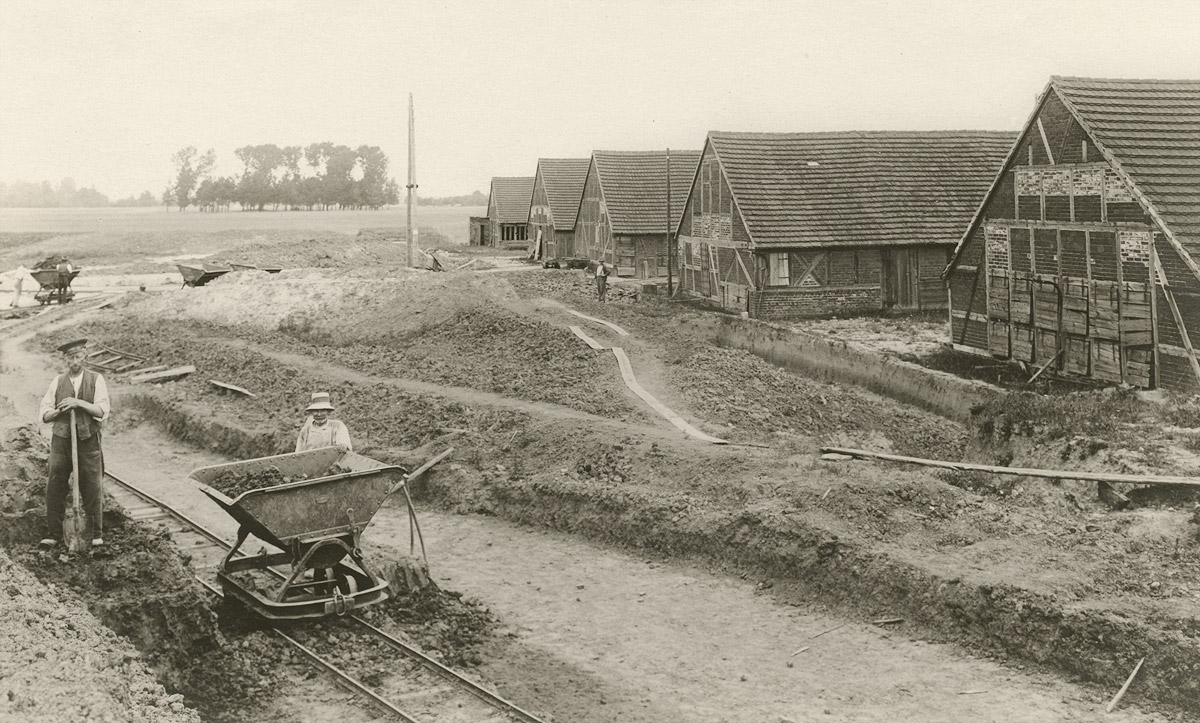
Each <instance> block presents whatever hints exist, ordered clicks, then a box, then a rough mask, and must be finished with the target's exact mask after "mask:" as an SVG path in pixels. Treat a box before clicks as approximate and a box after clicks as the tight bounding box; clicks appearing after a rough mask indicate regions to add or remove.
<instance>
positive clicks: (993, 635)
mask: <svg viewBox="0 0 1200 723" xmlns="http://www.w3.org/2000/svg"><path fill="white" fill-rule="evenodd" d="M126 403H131V404H133V405H135V406H137V407H138V408H139V409H141V410H142V411H143V413H144V414H145V415H146V418H147V419H148V420H152V421H154V422H156V423H157V424H159V425H161V426H163V427H164V428H167V429H171V430H176V431H177V432H182V431H184V430H191V429H197V428H199V427H200V425H202V424H206V425H217V426H221V425H222V424H223V423H222V422H221V421H219V420H217V419H214V418H212V417H211V416H208V415H206V414H205V413H203V412H200V411H199V407H196V406H193V405H191V404H187V405H185V404H180V403H178V402H176V401H164V400H163V399H162V398H161V396H160V395H158V394H156V393H153V392H149V393H139V394H138V395H136V396H133V397H130V398H129V399H127V400H126ZM197 415H202V416H197ZM183 436H184V437H185V438H187V437H190V436H191V435H190V434H184V435H183ZM503 436H504V437H505V440H504V443H502V444H500V445H497V444H496V443H495V440H494V439H493V438H492V437H491V436H488V435H475V434H466V435H462V436H459V437H457V438H456V442H455V444H456V445H457V452H456V459H458V460H459V463H456V464H448V465H443V466H442V467H440V468H438V469H437V470H435V471H434V472H433V473H431V474H428V475H427V476H425V477H424V478H423V479H422V480H421V481H420V483H419V484H416V485H414V486H413V493H414V495H415V496H416V497H417V498H418V499H419V500H421V501H423V502H424V503H425V504H435V505H438V506H441V507H444V508H449V509H453V510H457V511H460V512H475V513H484V514H494V515H498V516H501V517H503V518H506V519H509V520H513V521H518V522H521V523H526V524H530V525H534V526H538V527H544V528H551V529H555V530H561V531H566V532H570V533H572V534H576V535H581V536H584V537H586V538H589V539H592V540H597V541H602V542H604V543H607V544H611V545H614V546H619V547H625V548H633V549H637V550H639V551H644V552H650V553H655V554H661V555H665V556H671V557H677V558H684V559H689V558H690V559H697V560H703V561H705V562H706V563H707V564H709V565H710V566H713V567H715V568H718V569H722V570H725V571H728V572H730V573H732V574H737V575H740V576H742V577H743V578H746V577H751V578H756V577H757V578H762V579H764V580H769V581H770V583H769V584H767V585H766V587H768V588H771V594H773V595H775V596H776V597H778V598H779V599H780V600H782V601H786V602H793V603H794V602H798V601H802V602H806V603H815V604H817V605H820V606H830V607H832V608H834V609H836V610H838V611H839V612H840V613H841V614H844V615H846V616H848V617H850V618H852V619H861V620H870V619H873V618H879V617H897V618H903V619H904V620H906V621H907V622H906V624H911V625H912V626H913V628H912V629H913V630H919V631H921V632H920V635H921V636H922V637H925V638H927V639H930V640H934V641H940V642H954V643H958V644H961V645H964V646H966V647H967V648H969V649H972V650H975V651H979V652H981V653H984V654H990V655H996V656H998V657H1002V658H1009V659H1014V660H1017V661H1021V662H1022V663H1028V664H1033V665H1035V666H1040V667H1044V668H1045V669H1047V670H1052V671H1057V672H1065V673H1067V674H1069V675H1071V676H1073V677H1074V678H1076V679H1078V680H1082V681H1088V682H1093V683H1099V684H1102V685H1103V686H1105V687H1111V688H1114V689H1115V687H1118V686H1120V685H1121V683H1122V682H1123V681H1124V679H1125V677H1126V676H1127V675H1128V672H1129V670H1130V669H1131V667H1132V665H1133V663H1134V662H1135V661H1136V660H1137V658H1138V657H1140V656H1142V655H1145V654H1146V653H1147V652H1149V651H1153V653H1154V665H1153V666H1152V667H1150V666H1147V668H1146V669H1144V670H1143V671H1142V673H1141V675H1140V677H1139V682H1138V693H1137V699H1138V700H1141V701H1142V702H1144V703H1147V702H1157V703H1161V704H1167V705H1169V706H1175V707H1178V708H1179V709H1182V710H1184V711H1188V712H1191V713H1194V712H1196V711H1197V710H1198V708H1197V701H1200V676H1197V672H1200V628H1198V627H1197V625H1196V624H1195V623H1194V622H1193V621H1192V620H1191V619H1190V618H1183V617H1181V618H1179V619H1175V620H1170V621H1168V623H1167V624H1165V625H1164V624H1163V621H1162V620H1153V619H1151V618H1149V617H1131V616H1127V615H1125V614H1122V613H1120V612H1114V611H1105V610H1104V609H1102V608H1088V607H1086V606H1078V605H1070V604H1068V603H1067V601H1064V600H1063V599H1061V598H1059V597H1058V596H1056V595H1054V594H1051V593H1042V592H1038V591H1036V590H1034V589H1030V588H1026V587H1022V586H1018V585H1006V584H988V583H980V582H979V581H978V580H973V579H971V578H969V577H967V576H959V575H955V574H947V573H937V572H933V571H931V570H930V569H929V568H927V567H925V566H922V565H920V564H913V563H912V562H910V561H908V560H906V559H905V558H904V557H903V556H902V555H898V554H897V555H893V554H890V553H888V552H882V551H880V549H881V548H879V547H878V546H872V545H869V544H864V541H863V540H862V539H857V538H855V537H854V536H853V535H847V534H845V530H844V529H842V528H838V527H837V526H836V525H833V524H830V523H829V521H828V518H825V517H823V516H822V514H821V513H820V511H821V505H822V504H823V501H824V497H823V496H821V495H819V494H817V493H810V494H798V495H795V496H794V498H793V500H792V509H788V508H787V507H786V506H784V507H782V508H781V506H780V505H779V504H778V503H777V502H776V503H768V502H766V501H763V500H756V499H752V498H750V497H748V496H746V495H745V493H744V491H728V490H726V491H722V490H721V489H720V488H719V487H718V486H706V484H705V483H702V482H699V481H698V482H697V483H696V486H695V489H694V490H692V491H691V493H688V492H682V491H678V490H676V491H673V492H671V493H668V494H664V493H663V490H661V489H657V488H655V486H654V485H653V484H652V483H650V480H651V479H653V475H654V472H653V466H655V465H659V466H662V467H663V468H668V467H670V468H676V469H679V468H683V469H686V468H688V467H689V465H697V464H700V465H703V464H707V462H705V461H703V460H701V461H700V462H696V461H695V460H687V459H684V458H683V457H681V456H679V452H678V450H670V449H666V448H664V447H663V446H660V445H659V444H658V443H657V442H655V441H651V440H647V439H638V438H636V437H631V438H629V439H625V440H621V441H618V442H613V441H611V440H610V438H609V437H606V436H603V435H589V434H588V433H587V431H586V430H585V429H583V428H581V427H578V426H574V425H556V426H555V428H554V429H553V430H548V429H547V428H546V427H545V426H544V425H543V426H533V425H529V424H523V425H518V426H515V427H509V428H508V429H507V430H506V434H505V435H503ZM267 438H268V437H265V436H263V435H261V433H258V432H255V433H251V434H243V433H241V432H239V431H238V430H237V429H236V428H235V427H233V426H229V427H226V428H225V429H224V431H223V432H222V433H221V434H218V435H216V436H215V437H214V436H208V435H207V434H206V435H205V439H208V440H212V439H219V440H222V442H221V443H220V444H218V445H216V449H217V451H222V452H224V451H225V450H226V449H228V450H229V451H231V452H232V451H237V452H239V453H243V454H244V453H247V452H250V453H254V454H265V453H269V452H270V451H273V450H270V449H269V448H268V446H259V445H260V444H266V443H265V442H263V441H262V440H266V439H267ZM255 439H257V440H260V442H255V441H253V440H255ZM210 446H211V445H210ZM549 457H552V458H553V459H554V460H556V461H555V462H554V463H548V461H547V460H548V458H549ZM485 460H486V464H484V463H483V462H484V461H485ZM551 464H553V466H556V467H557V466H558V465H563V466H562V467H560V468H558V469H547V467H549V466H551ZM647 465H650V466H647ZM826 471H827V472H828V473H829V474H831V475H832V476H833V477H834V478H836V476H837V474H838V473H837V472H836V471H835V470H826ZM951 481H952V483H954V484H961V483H962V480H951ZM962 486H964V487H966V486H969V484H963V485H962ZM830 489H834V487H830ZM947 490H949V491H947ZM838 492H839V494H842V493H843V492H845V493H847V494H848V495H849V496H850V497H851V499H852V500H853V499H856V498H855V495H856V494H857V493H859V492H862V489H861V488H857V487H856V485H855V483H854V481H853V480H846V481H844V482H843V483H842V484H841V485H840V486H838ZM828 494H829V492H828V491H827V492H826V495H828ZM889 494H892V492H889ZM894 494H895V497H894V498H893V500H892V501H893V502H894V503H895V504H896V505H897V506H905V505H908V504H912V505H914V506H916V507H917V508H920V509H926V508H927V509H930V510H933V509H942V508H950V509H953V508H954V507H955V506H959V507H961V506H962V504H963V500H969V499H970V498H971V497H972V496H973V494H972V493H971V492H968V491H966V490H961V489H960V488H959V487H946V486H945V485H940V486H939V485H938V483H936V482H930V483H928V484H921V483H905V484H902V485H900V486H899V487H897V488H896V489H895V490H894ZM939 495H941V497H939ZM722 496H724V497H726V498H727V499H724V500H722V499H720V498H721V497H722ZM714 500H716V501H717V504H714ZM734 500H736V504H724V503H725V502H730V501H734ZM956 500H957V501H956ZM864 504H868V506H869V504H870V503H864ZM997 531H998V532H1002V530H1000V528H997Z"/></svg>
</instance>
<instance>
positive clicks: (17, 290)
mask: <svg viewBox="0 0 1200 723" xmlns="http://www.w3.org/2000/svg"><path fill="white" fill-rule="evenodd" d="M28 273H29V271H28V270H27V269H26V268H25V267H24V266H18V267H17V278H16V279H15V280H14V281H13V297H12V301H11V302H9V304H8V305H9V306H11V307H13V308H16V307H18V306H20V305H21V287H23V286H24V285H25V276H26V275H27V274H28Z"/></svg>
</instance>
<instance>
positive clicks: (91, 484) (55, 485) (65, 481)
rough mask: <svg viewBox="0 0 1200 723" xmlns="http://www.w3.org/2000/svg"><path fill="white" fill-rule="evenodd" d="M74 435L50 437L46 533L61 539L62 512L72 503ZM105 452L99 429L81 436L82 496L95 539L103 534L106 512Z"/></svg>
mask: <svg viewBox="0 0 1200 723" xmlns="http://www.w3.org/2000/svg"><path fill="white" fill-rule="evenodd" d="M70 480H71V438H70V437H58V436H54V437H51V438H50V474H49V480H48V481H47V483H46V536H47V537H51V538H54V539H55V540H61V539H62V536H63V513H64V511H65V510H66V506H67V505H69V504H71V481H70ZM103 484H104V454H103V452H102V451H101V449H100V432H99V431H98V430H97V431H96V433H95V434H93V435H92V436H91V437H88V438H87V439H81V440H79V496H80V497H81V498H82V500H81V502H82V505H83V511H84V513H85V514H86V515H87V521H88V533H89V534H90V535H91V536H92V539H95V538H97V537H100V536H101V533H102V532H103V521H102V519H101V516H102V514H103V512H104V487H103Z"/></svg>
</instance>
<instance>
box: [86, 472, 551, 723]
mask: <svg viewBox="0 0 1200 723" xmlns="http://www.w3.org/2000/svg"><path fill="white" fill-rule="evenodd" d="M104 474H105V476H107V477H110V478H112V479H113V480H114V481H116V482H117V483H118V484H120V485H121V486H122V487H123V488H125V489H127V490H129V491H130V492H132V493H133V494H135V495H136V496H138V497H140V498H142V499H143V500H146V501H148V502H150V503H152V504H154V505H155V506H157V507H159V508H161V509H162V510H163V511H164V512H166V513H167V514H169V515H171V516H172V517H175V518H176V519H177V520H179V521H181V522H184V523H185V524H187V525H188V526H189V527H192V528H193V529H195V530H196V531H197V532H199V533H200V534H201V535H203V536H204V537H207V538H208V539H209V540H211V541H212V542H213V543H215V544H216V545H218V546H220V547H222V548H224V549H229V548H230V547H232V545H230V544H229V543H228V542H226V541H225V539H224V538H222V537H220V536H219V535H217V534H216V533H215V532H212V531H211V530H209V529H208V528H206V527H204V525H202V524H201V523H199V522H196V521H195V520H193V519H192V518H190V517H188V516H187V515H186V514H184V513H182V512H180V511H178V510H176V509H175V508H173V507H172V506H171V505H169V504H167V503H165V502H163V501H162V500H159V499H158V498H157V497H155V496H154V495H152V494H150V493H149V492H146V491H144V490H142V489H139V488H138V487H136V486H134V485H133V484H131V483H129V482H127V481H125V480H123V479H121V478H119V477H117V476H116V475H114V474H112V473H111V472H109V471H108V470H105V472H104ZM267 572H270V573H271V574H274V575H276V576H277V577H280V578H281V579H282V578H283V577H285V576H284V575H283V574H282V573H280V572H278V571H277V570H274V569H271V568H268V569H267ZM196 579H197V580H198V581H199V582H200V583H201V584H202V585H204V586H205V587H206V588H208V589H209V590H211V591H212V592H214V593H215V594H217V595H220V596H221V597H224V595H223V594H222V593H221V591H220V590H219V589H218V588H216V587H215V586H213V585H212V583H210V582H208V581H206V580H203V579H201V578H199V577H197V578H196ZM348 617H349V618H350V619H351V620H353V621H354V622H356V623H358V624H359V625H360V626H362V627H363V628H364V629H365V630H367V631H368V632H370V633H371V634H372V635H374V636H375V637H377V638H379V639H381V640H382V641H383V642H385V643H387V644H388V645H389V646H391V647H392V648H393V649H395V650H397V651H399V652H401V653H403V654H404V655H406V656H407V657H409V658H412V659H413V660H415V661H417V662H418V663H420V664H421V665H423V666H425V667H426V668H428V669H429V670H431V671H433V672H434V673H436V674H438V675H440V676H441V677H443V678H446V679H449V680H451V681H453V682H454V683H456V684H458V685H459V686H460V687H461V688H462V689H464V690H466V692H468V693H470V694H471V695H473V696H475V697H476V698H478V699H480V700H482V701H483V702H485V703H487V704H488V705H490V706H492V707H493V708H496V709H498V710H500V711H502V712H504V713H508V714H511V715H513V716H515V717H517V718H519V719H520V720H522V721H524V722H525V723H543V721H542V719H540V718H538V717H537V716H535V715H533V714H532V713H529V712H528V711H525V710H523V709H522V708H520V707H519V706H517V705H516V704H515V703H512V702H510V701H508V700H506V699H505V698H503V697H501V696H500V695H498V694H496V693H493V692H491V691H490V690H488V689H486V688H484V687H483V686H481V685H480V684H478V683H476V682H475V681H473V680H471V679H470V678H467V677H466V676H464V675H462V674H461V673H459V672H458V671H456V670H454V669H452V668H450V667H447V666H445V665H443V664H442V663H440V662H438V661H437V660H434V659H433V658H431V657H429V656H428V655H426V654H425V653H423V652H421V651H420V650H418V649H417V648H415V647H413V646H411V645H409V644H408V643H405V642H404V641H402V640H400V639H399V638H396V637H395V636H393V635H391V634H390V633H388V632H387V631H385V630H383V629H381V628H379V627H377V626H375V625H373V624H371V623H370V622H368V621H367V620H365V619H363V618H362V617H360V616H358V615H353V614H352V615H349V616H348ZM272 630H274V631H275V632H276V633H278V634H279V635H281V636H283V637H284V638H285V639H286V640H288V641H289V642H291V643H292V644H293V645H295V646H296V647H297V648H298V649H300V650H301V652H303V653H304V654H305V655H306V656H308V657H310V658H311V659H312V660H313V661H314V662H316V663H317V664H318V665H321V666H322V667H324V668H325V669H326V670H328V671H329V672H331V673H333V674H335V675H337V676H339V677H343V678H345V679H347V680H348V681H349V682H350V684H351V685H352V686H353V687H355V689H356V690H361V691H362V692H363V693H364V694H365V695H368V696H369V697H371V698H372V699H376V700H377V701H379V702H380V704H381V705H383V706H385V707H387V708H388V710H389V711H390V712H393V713H395V714H397V715H399V716H401V717H402V718H403V719H404V720H406V721H412V722H414V723H415V721H414V719H413V718H412V717H411V716H409V715H408V714H407V713H405V712H403V711H401V710H400V709H398V708H396V707H395V706H394V705H392V704H391V703H390V702H388V701H386V700H384V699H383V698H380V697H379V696H378V695H377V694H375V693H374V692H373V691H371V690H370V689H368V688H366V687H364V686H363V685H362V684H361V683H359V682H358V681H355V680H353V679H351V678H349V676H348V675H347V674H345V673H343V672H342V671H340V670H338V669H337V667H336V666H334V665H332V664H331V663H327V662H325V661H323V660H320V659H319V658H318V657H316V656H317V654H316V653H314V652H312V651H310V650H308V649H307V648H305V647H304V646H303V645H302V644H301V643H300V642H299V641H296V640H294V639H292V638H291V637H289V636H288V635H287V634H285V633H283V632H281V631H279V630H278V629H276V628H272Z"/></svg>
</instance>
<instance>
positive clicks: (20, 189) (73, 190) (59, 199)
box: [0, 178, 158, 208]
mask: <svg viewBox="0 0 1200 723" xmlns="http://www.w3.org/2000/svg"><path fill="white" fill-rule="evenodd" d="M157 205H158V199H157V198H156V197H155V196H154V194H153V193H151V192H149V191H144V192H142V195H141V196H138V197H136V198H135V197H133V196H129V197H128V198H122V199H120V200H117V201H110V200H109V198H108V196H106V195H104V194H103V193H101V192H99V191H97V190H96V189H95V188H90V187H89V188H78V187H77V186H76V185H75V179H73V178H64V179H62V180H61V181H59V182H58V185H57V186H54V185H52V184H51V183H50V182H49V181H42V182H41V183H29V182H27V181H16V182H15V183H11V184H9V183H0V206H2V207H4V208H101V207H105V206H157Z"/></svg>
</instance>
